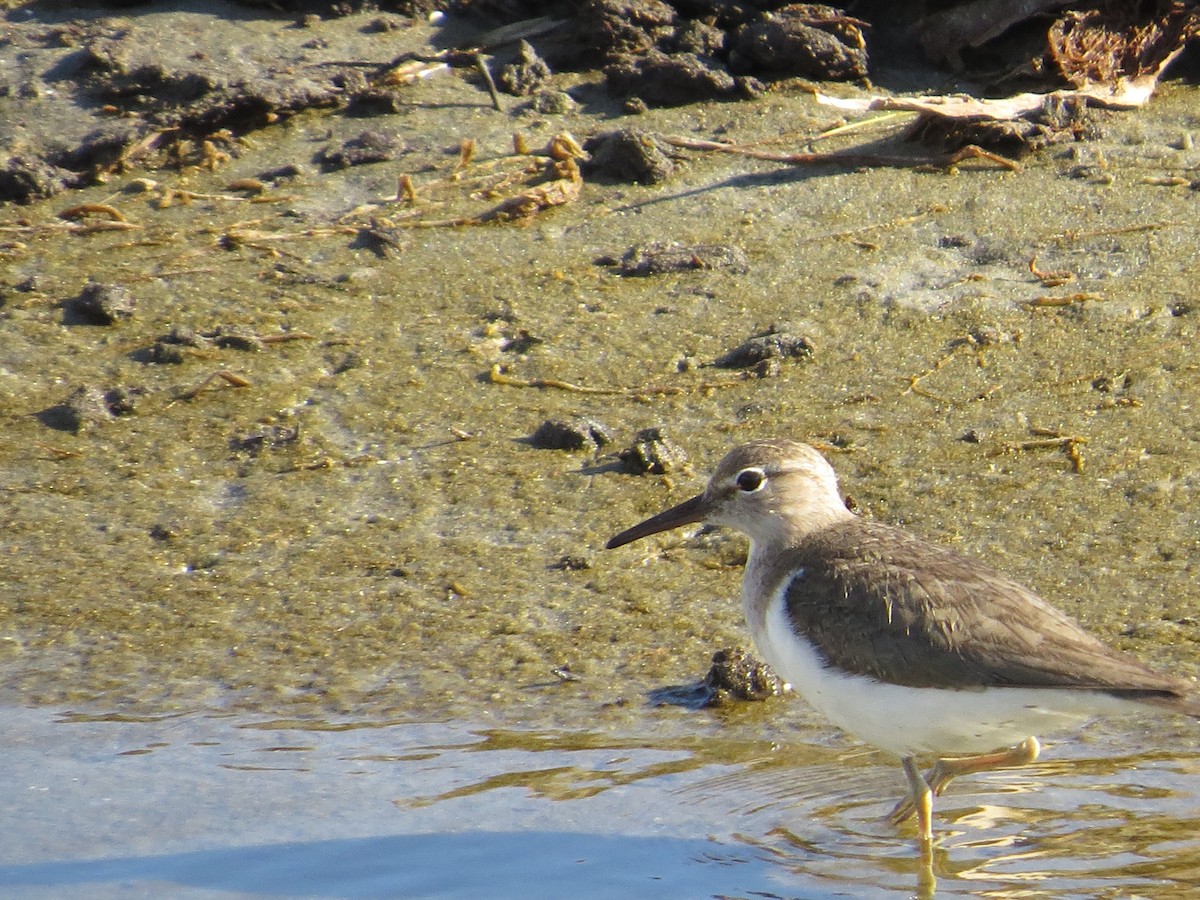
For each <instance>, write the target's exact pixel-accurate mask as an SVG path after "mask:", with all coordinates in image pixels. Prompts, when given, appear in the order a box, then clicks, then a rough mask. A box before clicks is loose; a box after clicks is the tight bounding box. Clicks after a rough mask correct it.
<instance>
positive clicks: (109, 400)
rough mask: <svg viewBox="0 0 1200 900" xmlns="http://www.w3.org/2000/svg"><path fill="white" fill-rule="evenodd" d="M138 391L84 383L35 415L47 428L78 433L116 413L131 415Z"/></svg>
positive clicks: (111, 417)
mask: <svg viewBox="0 0 1200 900" xmlns="http://www.w3.org/2000/svg"><path fill="white" fill-rule="evenodd" d="M142 393H143V391H142V390H141V389H138V388H124V387H117V388H111V389H109V390H104V389H102V388H99V387H96V386H95V385H91V384H86V385H83V386H82V387H79V388H76V389H75V390H74V391H72V392H71V395H70V396H69V397H67V399H66V400H64V401H63V402H62V403H60V404H58V405H57V406H52V407H50V408H49V409H46V410H43V411H42V412H41V413H39V415H38V418H39V419H40V420H41V422H42V424H43V425H45V426H46V427H48V428H54V429H57V430H58V431H70V432H73V433H75V434H80V433H82V432H84V431H89V430H91V429H93V428H96V427H99V426H102V425H107V424H108V423H109V422H112V421H113V420H114V419H116V418H118V417H120V416H129V415H133V414H134V412H135V411H136V404H137V400H138V398H139V397H140V396H141V395H142Z"/></svg>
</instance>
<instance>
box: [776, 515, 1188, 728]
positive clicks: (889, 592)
mask: <svg viewBox="0 0 1200 900" xmlns="http://www.w3.org/2000/svg"><path fill="white" fill-rule="evenodd" d="M789 565H790V566H795V567H799V571H800V574H798V575H797V576H796V577H794V578H793V580H792V582H791V584H790V585H789V586H788V590H787V594H786V599H787V607H788V613H789V615H790V617H791V621H792V623H793V625H794V627H795V628H796V629H797V630H798V631H800V632H802V633H804V634H805V635H807V637H808V638H809V640H811V641H813V643H814V644H815V645H816V647H817V648H818V650H819V652H820V653H822V654H823V655H824V656H825V658H826V659H827V660H828V662H829V663H830V664H831V665H834V666H836V667H838V668H841V669H844V670H846V671H850V672H854V673H856V674H860V675H868V676H870V677H873V678H876V679H879V680H880V681H885V682H890V683H893V684H902V685H908V686H912V687H955V688H978V687H987V686H1008V687H1055V688H1093V689H1095V688H1098V689H1101V690H1106V691H1109V692H1111V693H1113V694H1116V695H1119V696H1125V697H1128V698H1129V699H1138V700H1145V701H1147V702H1151V703H1158V704H1160V705H1164V706H1168V707H1172V708H1176V709H1177V710H1179V711H1181V712H1190V713H1191V714H1192V715H1196V714H1198V713H1200V704H1198V703H1197V701H1196V700H1195V699H1188V698H1187V690H1186V686H1185V683H1184V682H1182V681H1180V680H1178V679H1175V678H1172V677H1170V676H1167V675H1162V674H1159V673H1158V672H1155V671H1153V670H1152V669H1149V668H1147V667H1146V666H1144V665H1142V663H1140V662H1139V661H1138V660H1136V659H1134V658H1133V657H1132V656H1129V655H1127V654H1124V653H1121V652H1119V651H1117V650H1114V649H1113V648H1111V647H1109V646H1107V645H1106V644H1104V643H1103V642H1101V641H1099V640H1098V639H1096V638H1094V637H1092V636H1091V635H1089V634H1088V633H1087V632H1085V631H1084V630H1083V629H1082V628H1081V627H1080V626H1079V625H1078V624H1076V623H1075V622H1074V621H1073V620H1071V619H1070V618H1069V617H1067V616H1066V615H1064V614H1063V613H1061V612H1059V611H1058V610H1056V609H1054V608H1053V607H1051V606H1049V605H1048V604H1046V603H1045V602H1044V601H1042V600H1041V599H1040V598H1039V597H1038V596H1037V595H1035V594H1034V593H1033V592H1032V591H1030V590H1028V589H1026V588H1024V587H1022V586H1021V585H1019V584H1017V583H1016V582H1014V581H1011V580H1009V579H1007V578H1005V577H1004V576H1002V575H1000V574H998V573H996V572H992V571H990V570H987V569H986V568H983V567H981V566H980V564H979V563H978V562H976V561H974V560H971V559H968V558H967V557H964V556H961V555H960V554H958V553H955V552H954V551H952V550H948V549H946V548H944V547H938V546H936V545H934V544H930V543H927V542H925V541H922V540H920V539H919V538H916V537H914V536H913V535H910V534H908V533H907V532H904V531H900V530H899V529H895V528H890V527H888V526H885V525H878V524H875V523H871V522H864V521H862V520H854V521H851V522H847V523H845V524H842V525H838V526H835V527H834V528H830V529H827V530H826V531H824V532H823V533H822V534H821V535H819V536H818V537H816V538H814V539H812V540H811V541H809V542H806V543H805V545H803V546H801V547H797V548H795V550H794V551H793V552H792V555H791V558H790V560H789Z"/></svg>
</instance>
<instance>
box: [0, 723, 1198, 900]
mask: <svg viewBox="0 0 1200 900" xmlns="http://www.w3.org/2000/svg"><path fill="white" fill-rule="evenodd" d="M5 717H6V720H7V725H6V728H5V730H4V733H3V737H2V738H0V743H2V745H3V753H4V757H5V760H6V771H7V781H8V785H9V788H10V789H9V790H8V791H6V792H5V793H6V800H5V801H4V803H5V816H6V820H7V821H10V822H20V823H22V827H21V828H19V829H12V830H10V833H9V834H8V836H7V837H6V841H5V847H4V850H3V851H2V855H0V893H3V894H4V895H5V896H15V897H51V896H53V897H63V896H84V895H86V896H89V897H104V896H112V897H116V896H130V895H135V896H138V895H144V896H150V895H172V896H187V897H191V896H215V895H217V894H221V895H222V896H225V895H227V892H235V893H238V894H245V895H251V896H253V895H259V894H267V895H271V896H292V895H303V896H317V897H321V896H356V897H371V896H379V897H383V896H389V897H394V896H412V897H480V896H487V897H493V898H494V897H501V898H503V897H522V898H529V897H535V898H536V897H562V896H580V897H632V896H656V897H689V898H690V897H705V896H709V897H749V896H758V897H762V896H766V897H785V896H787V897H790V896H803V897H823V896H830V897H832V896H868V895H869V896H883V897H887V896H895V897H902V896H911V895H912V894H913V893H914V891H916V892H918V893H920V892H921V889H922V888H921V886H922V885H924V891H925V892H926V893H928V892H929V890H930V887H931V884H932V879H930V878H929V877H928V875H925V876H923V871H924V867H923V865H922V863H921V861H920V859H919V856H918V854H917V852H916V850H915V848H914V845H913V836H912V834H911V833H910V831H907V830H906V831H903V832H901V833H899V834H897V833H896V832H895V831H894V830H893V829H892V828H890V827H889V826H887V825H886V824H885V823H883V822H882V821H881V818H882V816H883V814H884V813H886V811H887V810H888V809H889V808H890V806H891V804H892V803H893V802H894V800H895V799H896V797H897V796H898V794H899V792H900V790H901V789H902V786H903V778H902V777H901V776H900V774H899V771H898V768H897V767H896V766H895V765H894V764H893V763H892V762H891V761H890V760H888V759H887V758H885V757H883V756H881V755H880V754H877V753H874V752H869V751H864V750H862V749H861V748H859V747H856V746H853V745H850V744H848V743H843V742H841V741H840V740H837V739H832V738H831V739H828V740H824V741H822V742H820V743H815V744H806V745H796V746H791V747H787V748H781V747H779V746H777V745H776V744H774V743H772V742H768V741H754V740H744V739H740V738H738V737H736V736H726V734H725V733H723V732H716V733H707V734H696V735H693V736H690V737H688V736H684V737H678V736H671V737H660V736H654V735H629V734H625V735H613V734H602V733H594V732H556V731H545V730H543V731H524V730H519V729H498V728H479V727H472V726H471V725H470V724H467V723H461V722H457V723H441V724H424V725H413V724H403V723H396V722H379V721H361V722H356V721H353V720H343V721H337V722H328V721H305V720H299V719H274V720H270V719H262V718H258V719H249V718H245V717H239V716H229V715H218V714H190V715H177V716H159V717H136V716H109V715H89V714H86V713H85V714H79V713H67V714H58V715H54V714H51V713H48V712H47V711H45V710H26V709H10V710H8V711H6V714H5ZM1122 735H1123V733H1122V732H1120V731H1118V730H1115V729H1114V730H1113V731H1112V732H1111V733H1110V732H1106V731H1099V732H1097V731H1094V730H1093V731H1092V732H1091V733H1090V734H1089V742H1088V743H1087V744H1082V743H1065V744H1062V745H1059V746H1056V747H1052V748H1051V750H1050V752H1049V753H1048V755H1047V758H1046V759H1047V761H1046V762H1045V763H1044V764H1041V765H1038V766H1036V767H1031V768H1028V769H1024V770H1020V771H1013V772H1001V773H993V774H991V775H989V776H987V777H978V778H969V779H963V780H962V781H961V782H956V783H955V785H954V786H953V788H952V789H951V791H950V792H949V794H948V796H946V797H943V798H941V800H940V801H939V804H938V807H937V823H936V828H937V832H938V834H939V836H940V842H939V844H938V846H937V847H936V848H935V852H934V855H933V859H932V874H933V876H934V877H935V878H936V882H937V888H938V893H939V895H941V896H947V895H955V894H961V895H974V896H978V895H980V894H986V895H987V896H994V897H1012V896H1028V895H1030V894H1031V893H1032V894H1036V895H1044V896H1055V897H1073V896H1078V897H1084V896H1087V897H1094V896H1128V895H1130V894H1139V895H1142V896H1164V897H1166V896H1184V895H1186V894H1187V893H1188V892H1189V891H1191V890H1194V889H1195V887H1196V886H1197V884H1198V883H1200V804H1198V803H1197V797H1198V796H1200V749H1198V748H1197V746H1196V743H1195V741H1192V743H1191V744H1190V745H1189V746H1187V747H1186V748H1182V747H1181V748H1179V749H1176V750H1172V751H1171V752H1166V751H1157V752H1154V753H1147V754H1131V753H1129V752H1128V751H1127V750H1126V749H1124V748H1123V747H1122V743H1121V741H1122V740H1123V737H1122ZM818 737H820V736H818ZM1152 737H1153V735H1150V736H1148V737H1147V738H1146V740H1145V741H1144V742H1143V743H1144V744H1146V745H1149V744H1151V743H1153V740H1152Z"/></svg>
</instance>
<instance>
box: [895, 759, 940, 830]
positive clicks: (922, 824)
mask: <svg viewBox="0 0 1200 900" xmlns="http://www.w3.org/2000/svg"><path fill="white" fill-rule="evenodd" d="M900 762H901V763H902V764H903V766H904V774H905V775H907V776H908V786H909V791H908V797H907V798H906V801H902V802H908V803H910V804H911V805H912V808H913V811H914V812H916V814H917V834H918V836H919V837H920V838H921V846H922V847H928V846H930V845H931V844H932V843H933V790H932V789H931V788H930V787H929V782H927V781H926V780H925V776H923V775H922V774H921V770H920V769H918V768H917V762H916V760H914V759H913V758H912V757H911V756H906V757H904V759H902V760H901V761H900ZM905 818H908V817H907V816H905ZM899 821H903V819H901V820H899Z"/></svg>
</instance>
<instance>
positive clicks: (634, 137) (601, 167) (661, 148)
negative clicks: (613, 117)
mask: <svg viewBox="0 0 1200 900" xmlns="http://www.w3.org/2000/svg"><path fill="white" fill-rule="evenodd" d="M583 149H584V150H586V151H587V152H588V154H590V159H588V160H586V161H585V162H584V163H583V164H582V165H581V166H580V168H581V169H582V170H583V173H584V174H585V175H588V176H590V177H596V176H599V177H600V178H607V179H610V180H612V181H617V182H629V181H632V182H637V183H638V184H658V183H659V182H662V181H666V180H667V179H668V178H670V177H671V175H672V174H674V172H675V163H674V161H673V160H672V159H671V156H670V154H669V153H668V147H667V146H666V145H665V144H663V143H661V142H660V141H659V140H658V139H657V138H656V137H654V135H652V134H649V133H647V132H645V131H642V130H641V129H639V128H620V129H617V130H616V131H605V132H602V133H600V134H598V135H596V136H594V137H592V138H589V139H588V140H587V141H586V142H585V143H584V145H583Z"/></svg>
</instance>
